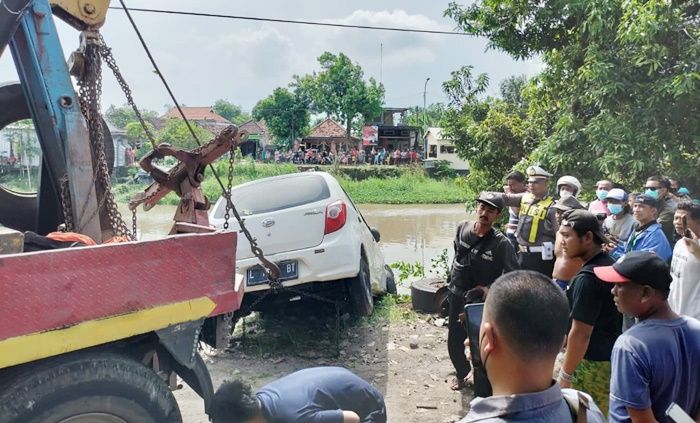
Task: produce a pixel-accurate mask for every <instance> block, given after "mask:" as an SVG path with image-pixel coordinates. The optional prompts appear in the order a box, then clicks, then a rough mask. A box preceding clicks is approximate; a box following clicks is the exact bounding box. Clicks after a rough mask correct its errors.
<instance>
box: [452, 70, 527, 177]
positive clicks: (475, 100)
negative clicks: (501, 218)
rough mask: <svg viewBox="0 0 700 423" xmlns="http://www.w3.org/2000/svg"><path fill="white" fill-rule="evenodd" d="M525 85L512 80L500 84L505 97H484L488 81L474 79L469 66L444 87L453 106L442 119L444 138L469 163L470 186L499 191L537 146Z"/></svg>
mask: <svg viewBox="0 0 700 423" xmlns="http://www.w3.org/2000/svg"><path fill="white" fill-rule="evenodd" d="M525 84H526V80H525V79H524V78H509V79H507V80H506V81H504V82H503V83H501V98H490V97H489V98H485V99H481V98H480V96H481V95H482V94H483V93H484V92H485V90H486V88H487V87H488V78H487V76H486V75H485V74H480V75H478V76H476V78H474V77H473V76H472V67H471V66H464V67H462V68H461V69H459V70H458V71H455V72H452V79H451V80H449V81H447V82H445V83H443V90H444V91H445V92H446V93H447V94H448V100H449V103H450V105H451V106H450V107H449V108H448V109H447V111H446V112H445V114H444V117H443V127H444V134H445V135H446V136H447V137H449V138H450V139H452V140H453V142H454V143H455V147H456V149H457V152H458V154H459V155H460V156H461V157H462V158H464V159H466V160H467V161H469V166H470V176H469V178H470V182H473V184H474V185H475V188H477V189H496V188H499V187H500V182H501V180H502V178H503V176H504V173H506V172H507V171H509V170H510V169H512V168H513V167H514V166H515V165H516V164H517V163H518V162H520V161H521V159H522V158H524V157H527V156H528V155H529V154H530V152H531V151H532V149H533V148H534V146H535V145H536V140H537V136H536V134H537V133H536V131H534V130H533V129H532V128H531V127H530V125H529V122H528V121H527V114H526V112H527V102H526V101H525V100H523V99H522V98H521V95H520V91H521V90H522V88H523V87H524V86H525Z"/></svg>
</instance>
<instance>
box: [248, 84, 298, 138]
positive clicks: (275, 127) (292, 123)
mask: <svg viewBox="0 0 700 423" xmlns="http://www.w3.org/2000/svg"><path fill="white" fill-rule="evenodd" d="M253 117H254V118H255V120H261V119H264V120H265V123H266V124H267V127H268V128H269V129H270V133H271V134H272V137H273V139H274V140H275V144H277V145H278V146H280V147H282V148H285V149H287V148H290V147H291V146H292V143H293V142H294V139H295V138H298V137H303V136H304V135H306V134H308V132H309V120H310V114H309V109H308V107H307V105H306V103H305V102H304V100H303V99H302V98H301V97H300V96H298V95H297V94H296V93H295V92H294V91H291V90H289V89H287V88H275V90H274V91H273V92H272V94H271V95H270V96H268V97H267V98H264V99H262V100H260V101H259V102H258V103H257V104H256V105H255V107H254V108H253Z"/></svg>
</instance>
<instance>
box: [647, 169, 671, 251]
mask: <svg viewBox="0 0 700 423" xmlns="http://www.w3.org/2000/svg"><path fill="white" fill-rule="evenodd" d="M670 189H671V183H670V182H669V181H668V179H666V178H662V177H660V176H650V177H649V178H648V179H647V183H646V184H645V185H644V194H646V195H648V196H649V197H651V198H654V199H655V200H657V201H658V202H659V214H658V217H657V218H656V221H657V222H659V224H660V225H661V228H662V229H663V231H664V235H666V239H668V242H669V244H671V245H673V241H674V232H675V231H674V229H673V214H674V213H675V212H676V207H678V203H676V202H675V201H674V200H673V199H672V198H671V196H670Z"/></svg>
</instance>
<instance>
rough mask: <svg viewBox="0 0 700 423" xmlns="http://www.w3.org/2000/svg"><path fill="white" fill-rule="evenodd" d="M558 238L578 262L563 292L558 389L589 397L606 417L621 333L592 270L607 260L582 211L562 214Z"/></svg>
mask: <svg viewBox="0 0 700 423" xmlns="http://www.w3.org/2000/svg"><path fill="white" fill-rule="evenodd" d="M559 233H560V234H561V236H562V240H563V245H564V254H566V255H567V256H569V257H571V258H580V259H581V260H583V262H584V265H583V267H582V268H581V270H580V271H579V272H578V273H577V274H576V276H575V277H574V278H573V279H572V280H571V284H570V285H569V288H568V289H567V291H566V296H567V297H568V299H569V308H570V310H571V314H570V317H571V329H570V330H569V336H568V339H567V345H566V353H565V354H564V361H563V363H562V366H561V370H560V372H559V383H560V384H561V386H562V387H564V388H568V387H572V386H573V387H574V388H575V389H579V390H581V391H584V392H587V393H589V394H590V395H591V396H592V397H593V399H594V400H595V402H596V404H598V406H599V407H600V410H601V411H602V412H603V413H604V414H607V411H608V395H609V389H610V387H609V381H610V353H611V352H612V347H613V345H614V344H615V340H616V339H617V337H618V336H619V335H620V332H621V326H622V316H620V313H619V312H618V311H617V310H616V309H615V304H614V303H613V301H612V297H611V296H610V287H609V285H607V284H606V283H604V282H603V281H601V280H600V279H598V277H597V276H596V275H595V273H594V269H595V268H596V267H598V266H609V265H611V264H612V263H613V260H612V259H611V258H610V256H608V255H607V254H606V253H605V252H603V249H602V245H603V243H604V242H605V235H603V231H602V229H601V227H600V223H599V222H598V219H597V218H596V217H595V215H593V213H591V212H589V211H586V210H569V211H567V212H565V213H564V216H563V219H562V222H561V225H560V226H559Z"/></svg>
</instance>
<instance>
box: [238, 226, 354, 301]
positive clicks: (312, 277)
mask: <svg viewBox="0 0 700 423" xmlns="http://www.w3.org/2000/svg"><path fill="white" fill-rule="evenodd" d="M343 232H344V231H342V230H341V231H338V232H337V233H334V234H330V235H326V236H325V237H324V240H323V242H322V243H321V244H320V245H318V246H316V247H312V248H305V249H301V250H294V251H286V252H283V253H278V254H273V255H266V256H265V257H266V258H267V259H268V260H270V261H272V262H275V263H279V262H281V261H286V260H296V261H297V262H298V275H299V277H298V278H297V279H292V280H288V281H284V282H283V283H282V285H283V286H287V287H291V286H298V285H303V284H307V283H310V282H328V281H336V280H339V279H345V278H351V277H354V276H356V275H357V272H359V266H360V256H359V253H360V248H359V245H354V243H352V242H349V241H352V240H353V238H354V237H351V236H347V234H345V235H346V236H343ZM259 264H260V262H259V261H258V259H257V258H255V257H253V258H247V259H239V260H237V261H236V265H237V272H238V273H240V274H242V275H244V282H245V283H246V286H245V292H260V291H265V290H268V289H270V285H269V284H267V283H264V284H260V285H254V286H248V284H247V274H248V269H249V268H250V267H253V266H257V265H259Z"/></svg>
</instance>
